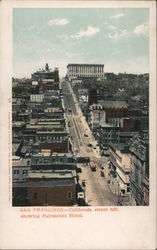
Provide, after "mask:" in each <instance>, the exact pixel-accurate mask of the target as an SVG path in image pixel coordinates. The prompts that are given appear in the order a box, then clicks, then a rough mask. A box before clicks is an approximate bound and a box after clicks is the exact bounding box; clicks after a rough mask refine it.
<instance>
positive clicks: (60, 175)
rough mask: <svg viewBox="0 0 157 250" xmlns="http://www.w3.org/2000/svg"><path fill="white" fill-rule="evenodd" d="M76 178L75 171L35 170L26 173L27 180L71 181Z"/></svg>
mask: <svg viewBox="0 0 157 250" xmlns="http://www.w3.org/2000/svg"><path fill="white" fill-rule="evenodd" d="M75 176H76V171H74V170H71V171H68V170H65V171H64V170H61V171H59V170H57V171H55V170H49V171H48V170H47V171H44V170H39V171H37V170H35V171H30V172H28V178H31V179H69V178H70V179H71V178H73V177H75Z"/></svg>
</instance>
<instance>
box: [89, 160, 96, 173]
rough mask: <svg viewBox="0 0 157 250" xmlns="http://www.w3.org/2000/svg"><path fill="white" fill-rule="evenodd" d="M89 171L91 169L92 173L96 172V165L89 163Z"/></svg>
mask: <svg viewBox="0 0 157 250" xmlns="http://www.w3.org/2000/svg"><path fill="white" fill-rule="evenodd" d="M90 169H91V170H92V171H96V165H95V163H94V162H90Z"/></svg>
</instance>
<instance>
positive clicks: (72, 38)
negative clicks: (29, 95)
mask: <svg viewBox="0 0 157 250" xmlns="http://www.w3.org/2000/svg"><path fill="white" fill-rule="evenodd" d="M148 33H149V10H148V9H144V8H138V9H136V8H131V9H130V8H125V9H120V8H118V9H116V8H115V9H113V8H112V9H109V8H105V9H103V8H101V9H99V8H97V9H89V8H88V9H75V8H73V9H60V8H58V9H54V8H53V9H51V8H49V9H47V8H46V9H37V8H34V9H33V8H32V9H30V8H29V9H20V8H18V9H14V11H13V76H14V77H30V76H31V73H33V72H34V71H36V70H38V69H39V68H44V66H45V63H48V64H49V66H50V68H52V69H53V68H54V67H59V73H60V76H65V74H66V70H67V68H66V66H67V64H68V63H98V64H99V63H103V64H104V71H105V72H114V73H119V72H127V73H137V74H140V73H147V72H149V34H148Z"/></svg>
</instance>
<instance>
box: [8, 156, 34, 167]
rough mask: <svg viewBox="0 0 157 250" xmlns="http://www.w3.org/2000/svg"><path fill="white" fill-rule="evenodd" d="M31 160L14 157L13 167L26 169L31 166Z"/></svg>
mask: <svg viewBox="0 0 157 250" xmlns="http://www.w3.org/2000/svg"><path fill="white" fill-rule="evenodd" d="M30 163H31V161H30V158H27V159H24V158H20V157H12V166H13V167H24V166H28V167H29V166H30Z"/></svg>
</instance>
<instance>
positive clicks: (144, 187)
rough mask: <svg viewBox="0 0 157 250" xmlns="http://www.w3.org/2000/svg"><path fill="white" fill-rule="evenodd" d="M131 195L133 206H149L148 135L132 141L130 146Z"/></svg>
mask: <svg viewBox="0 0 157 250" xmlns="http://www.w3.org/2000/svg"><path fill="white" fill-rule="evenodd" d="M130 152H131V172H130V188H131V189H130V194H131V204H132V205H149V140H148V134H144V135H140V136H137V137H136V138H134V139H132V143H131V145H130Z"/></svg>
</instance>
